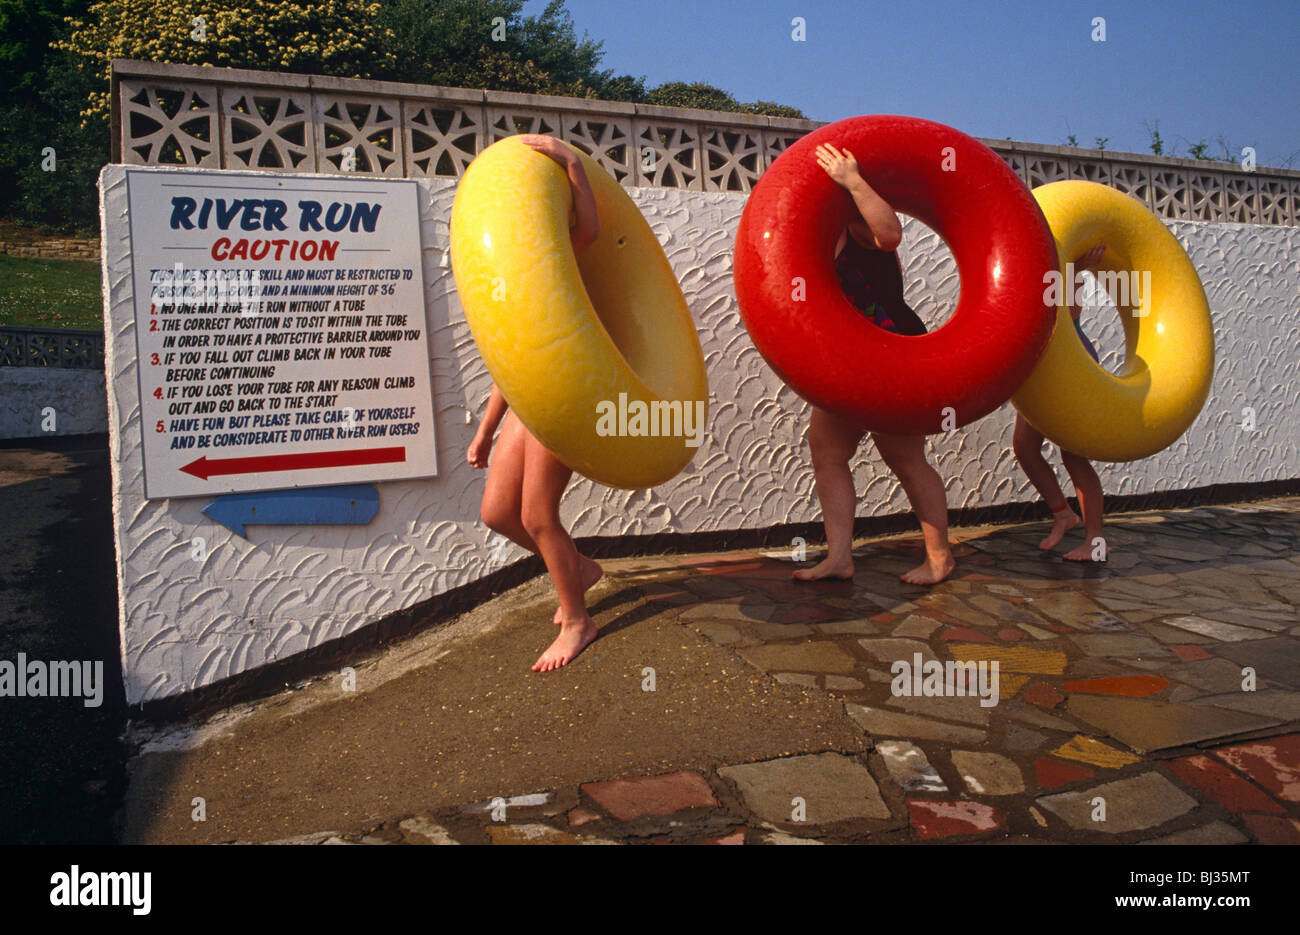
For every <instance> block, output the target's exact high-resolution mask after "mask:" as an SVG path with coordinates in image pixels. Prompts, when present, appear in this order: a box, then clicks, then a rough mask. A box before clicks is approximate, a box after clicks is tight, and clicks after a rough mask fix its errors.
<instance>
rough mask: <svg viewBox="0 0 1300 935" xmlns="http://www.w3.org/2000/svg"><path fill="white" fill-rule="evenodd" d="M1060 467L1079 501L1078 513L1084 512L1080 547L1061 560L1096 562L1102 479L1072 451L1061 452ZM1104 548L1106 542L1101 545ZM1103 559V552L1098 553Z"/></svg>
mask: <svg viewBox="0 0 1300 935" xmlns="http://www.w3.org/2000/svg"><path fill="white" fill-rule="evenodd" d="M1061 463H1062V464H1064V465H1065V470H1066V471H1067V472H1068V473H1069V475H1070V480H1071V481H1073V482H1074V492H1075V494H1076V495H1077V496H1078V498H1079V509H1080V510H1082V511H1083V528H1084V532H1085V536H1084V541H1083V545H1081V546H1078V547H1077V548H1074V549H1072V550H1071V551H1069V552H1066V553H1065V555H1064V556H1063V557H1064V558H1067V559H1069V560H1070V561H1072V562H1091V561H1095V559H1094V558H1093V552H1094V550H1095V549H1096V544H1097V540H1098V539H1102V535H1101V527H1102V523H1103V521H1104V519H1105V511H1104V509H1103V502H1102V500H1103V498H1102V493H1101V478H1099V477H1098V476H1097V472H1096V470H1094V469H1093V466H1092V463H1091V462H1089V461H1088V459H1087V458H1083V457H1080V456H1079V455H1077V454H1075V453H1074V452H1072V451H1064V450H1063V451H1062V452H1061ZM1101 544H1102V545H1103V547H1104V544H1105V540H1104V539H1102V543H1101ZM1101 555H1105V551H1102V552H1101Z"/></svg>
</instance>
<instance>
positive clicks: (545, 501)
mask: <svg viewBox="0 0 1300 935" xmlns="http://www.w3.org/2000/svg"><path fill="white" fill-rule="evenodd" d="M525 445H526V447H525V454H524V487H523V511H522V519H523V524H524V529H525V530H526V531H527V532H528V534H529V536H531V537H532V539H533V541H534V542H536V543H537V547H538V552H539V553H540V554H541V556H542V560H543V561H544V562H546V570H547V571H548V572H549V573H550V575H551V582H552V583H553V584H554V585H555V593H556V594H557V595H558V596H559V598H560V635H559V636H557V637H556V638H555V642H553V643H552V644H551V645H550V647H549V648H548V649H547V650H546V652H544V653H542V655H541V656H540V657H539V658H538V660H537V661H536V662H535V663H533V671H534V672H548V671H550V670H551V669H558V668H559V667H560V666H563V665H567V664H568V663H569V662H570V661H572V660H573V658H574V657H575V656H577V655H578V653H580V652H582V650H583V649H584V648H585V647H586V646H587V644H588V643H590V642H591V641H592V640H594V639H595V638H596V624H595V621H593V620H592V619H591V615H590V614H588V613H587V608H586V605H585V604H584V603H583V593H584V591H585V590H586V589H585V588H584V587H583V575H582V569H583V565H582V556H580V555H579V554H578V549H577V547H576V546H575V545H574V544H573V539H572V538H570V536H569V533H568V532H567V531H566V530H565V528H564V526H563V524H561V522H560V498H561V497H562V496H564V488H565V487H567V486H568V484H569V478H570V477H571V476H572V475H573V472H572V471H571V470H570V469H569V468H568V467H566V466H565V465H564V464H563V463H562V462H561V461H560V460H559V459H558V458H556V457H555V455H553V454H551V453H550V452H549V451H548V450H547V449H546V448H545V447H544V446H543V445H542V443H541V442H539V441H538V440H537V439H535V438H533V437H532V436H531V435H529V436H528V437H527V440H526V442H525Z"/></svg>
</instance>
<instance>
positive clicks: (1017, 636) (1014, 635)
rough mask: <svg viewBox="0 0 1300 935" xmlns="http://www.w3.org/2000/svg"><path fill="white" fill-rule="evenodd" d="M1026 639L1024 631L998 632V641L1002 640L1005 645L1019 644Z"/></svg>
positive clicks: (1004, 629) (1006, 630) (1007, 630)
mask: <svg viewBox="0 0 1300 935" xmlns="http://www.w3.org/2000/svg"><path fill="white" fill-rule="evenodd" d="M1024 638H1025V631H1024V630H1012V629H1009V628H1003V629H1001V630H999V631H998V639H1000V640H1002V641H1003V642H1004V643H1018V642H1020V641H1021V640H1023V639H1024Z"/></svg>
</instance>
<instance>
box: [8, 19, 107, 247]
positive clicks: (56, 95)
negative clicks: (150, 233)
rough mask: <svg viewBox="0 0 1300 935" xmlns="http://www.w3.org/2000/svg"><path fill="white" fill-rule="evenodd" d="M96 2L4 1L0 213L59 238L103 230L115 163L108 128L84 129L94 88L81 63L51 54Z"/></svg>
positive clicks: (67, 54)
mask: <svg viewBox="0 0 1300 935" xmlns="http://www.w3.org/2000/svg"><path fill="white" fill-rule="evenodd" d="M88 6H89V2H88V0H0V87H4V89H5V95H4V98H3V100H0V179H2V180H3V184H0V213H2V214H4V215H5V216H7V217H13V218H15V219H16V220H19V221H22V222H24V223H26V224H29V225H33V226H36V227H38V228H42V229H44V230H46V231H47V232H51V233H63V234H86V235H89V234H91V233H93V232H94V231H95V229H96V228H97V227H98V217H99V212H98V209H97V206H96V203H95V180H96V177H97V176H98V174H99V169H100V167H101V166H102V165H103V164H104V163H106V162H108V159H109V139H108V133H107V132H106V130H105V128H104V127H103V125H98V126H94V127H83V126H80V123H79V120H78V118H77V112H78V110H79V109H80V107H81V106H82V105H84V103H85V101H86V99H87V96H88V95H89V94H90V92H91V91H92V90H93V87H92V83H90V82H88V81H87V80H86V79H85V76H84V75H83V74H82V73H81V72H80V71H79V70H78V68H77V63H76V61H75V60H74V59H75V57H74V56H72V55H70V54H69V53H67V52H65V51H61V50H59V49H53V48H51V44H52V43H54V42H55V41H56V40H57V39H59V38H60V37H62V36H63V35H64V34H65V33H66V32H67V26H66V24H65V17H67V16H74V15H78V14H80V13H84V12H85V10H86V8H87V7H88Z"/></svg>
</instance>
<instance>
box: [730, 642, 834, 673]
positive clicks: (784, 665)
mask: <svg viewBox="0 0 1300 935" xmlns="http://www.w3.org/2000/svg"><path fill="white" fill-rule="evenodd" d="M740 655H741V656H743V657H744V658H745V661H747V662H748V663H749V664H750V665H753V666H755V667H757V668H759V669H762V670H763V671H765V672H782V671H785V670H788V669H794V670H802V671H804V672H837V673H840V674H842V675H847V674H848V673H850V672H852V671H853V667H854V665H855V661H854V659H853V657H852V656H850V655H849V654H848V653H846V652H845V651H844V650H842V649H840V648H839V647H838V646H836V645H835V644H834V643H824V642H821V643H800V644H798V645H781V644H776V645H771V646H753V647H749V648H746V649H741V650H740Z"/></svg>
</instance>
